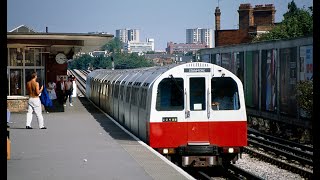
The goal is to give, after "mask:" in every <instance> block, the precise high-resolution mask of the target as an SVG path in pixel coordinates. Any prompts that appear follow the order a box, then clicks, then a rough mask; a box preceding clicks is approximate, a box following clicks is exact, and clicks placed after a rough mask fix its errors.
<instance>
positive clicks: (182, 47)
mask: <svg viewBox="0 0 320 180" xmlns="http://www.w3.org/2000/svg"><path fill="white" fill-rule="evenodd" d="M203 48H208V47H207V45H206V44H199V43H198V44H185V43H178V44H177V43H173V42H168V43H167V48H166V51H167V53H168V54H186V53H188V52H193V53H195V52H196V51H198V50H199V49H203Z"/></svg>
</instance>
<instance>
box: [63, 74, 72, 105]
mask: <svg viewBox="0 0 320 180" xmlns="http://www.w3.org/2000/svg"><path fill="white" fill-rule="evenodd" d="M65 89H66V97H65V102H64V104H66V101H67V99H68V96H69V103H70V106H73V104H72V92H73V82H72V77H71V76H70V77H69V78H68V81H67V82H66V83H65Z"/></svg>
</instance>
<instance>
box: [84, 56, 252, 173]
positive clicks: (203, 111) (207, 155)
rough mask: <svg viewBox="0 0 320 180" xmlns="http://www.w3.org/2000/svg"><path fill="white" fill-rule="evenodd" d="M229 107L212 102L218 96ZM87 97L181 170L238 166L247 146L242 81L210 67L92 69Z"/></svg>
mask: <svg viewBox="0 0 320 180" xmlns="http://www.w3.org/2000/svg"><path fill="white" fill-rule="evenodd" d="M221 90H223V93H224V96H225V97H226V99H227V101H228V106H225V107H222V106H219V104H218V103H215V102H214V101H215V99H216V97H217V96H218V92H219V91H220V92H222V91H221ZM86 95H87V97H88V98H89V99H91V100H92V101H93V102H94V103H95V104H96V105H97V106H99V107H100V108H101V109H102V110H104V111H105V112H106V113H108V114H109V115H110V116H112V117H113V118H114V119H115V120H116V121H118V122H119V123H120V124H122V125H124V126H125V127H126V128H127V129H129V130H130V131H131V132H132V133H133V134H135V135H136V136H138V137H139V138H140V139H141V140H143V141H144V142H146V143H147V144H148V145H149V146H151V147H152V148H154V149H156V150H157V151H158V152H160V153H161V154H163V155H165V156H166V157H168V158H170V159H171V160H172V161H175V162H176V163H179V164H181V165H182V166H193V167H197V166H200V167H202V166H215V165H221V164H223V163H229V162H230V161H236V160H237V158H238V154H239V153H240V152H241V149H242V147H243V146H246V145H247V119H246V118H247V117H246V109H245V102H244V92H243V86H242V83H241V81H240V80H239V78H238V77H236V76H235V75H234V74H232V73H231V72H230V71H228V70H226V69H224V68H222V67H220V66H217V65H214V64H210V63H203V62H193V63H186V64H182V65H176V64H175V65H170V66H163V67H149V68H141V69H130V70H101V69H100V70H95V71H92V72H91V73H90V74H88V76H87V84H86Z"/></svg>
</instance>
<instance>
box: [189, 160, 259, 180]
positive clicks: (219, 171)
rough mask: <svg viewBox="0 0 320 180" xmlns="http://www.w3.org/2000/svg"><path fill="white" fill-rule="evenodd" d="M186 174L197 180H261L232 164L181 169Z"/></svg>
mask: <svg viewBox="0 0 320 180" xmlns="http://www.w3.org/2000/svg"><path fill="white" fill-rule="evenodd" d="M183 169H184V170H185V171H186V172H188V173H189V174H190V175H192V176H193V177H194V178H195V179H197V180H209V179H210V180H211V179H217V178H221V179H231V180H243V179H257V180H262V178H260V177H258V176H257V175H255V174H252V173H250V172H248V171H246V170H244V169H241V168H239V167H237V166H234V165H232V164H230V165H228V166H227V167H212V168H196V169H194V168H183Z"/></svg>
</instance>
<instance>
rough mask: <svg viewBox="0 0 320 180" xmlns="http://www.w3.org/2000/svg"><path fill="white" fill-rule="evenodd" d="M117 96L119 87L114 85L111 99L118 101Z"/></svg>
mask: <svg viewBox="0 0 320 180" xmlns="http://www.w3.org/2000/svg"><path fill="white" fill-rule="evenodd" d="M118 94H119V85H118V84H116V85H115V87H114V93H113V97H114V98H115V99H118Z"/></svg>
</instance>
